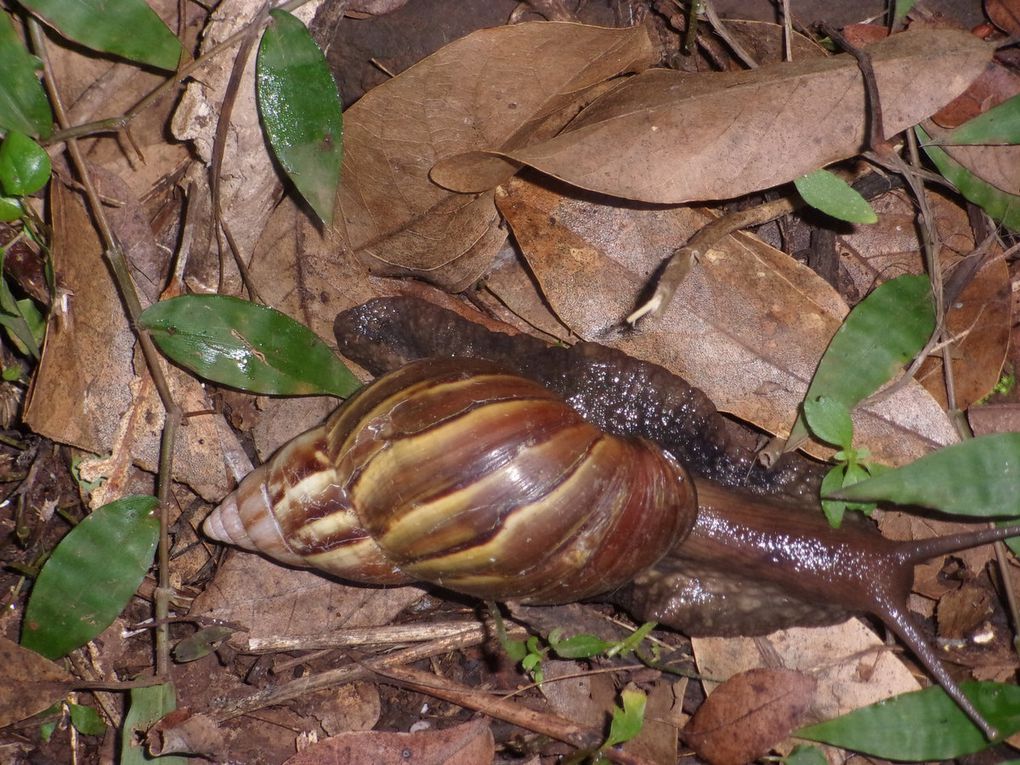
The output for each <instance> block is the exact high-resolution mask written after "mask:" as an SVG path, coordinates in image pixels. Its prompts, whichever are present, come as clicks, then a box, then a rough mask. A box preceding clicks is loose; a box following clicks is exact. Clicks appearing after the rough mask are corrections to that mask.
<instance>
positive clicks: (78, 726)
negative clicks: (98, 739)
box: [67, 704, 106, 736]
mask: <svg viewBox="0 0 1020 765" xmlns="http://www.w3.org/2000/svg"><path fill="white" fill-rule="evenodd" d="M67 711H68V713H69V714H70V717H71V725H73V726H74V729H75V730H76V731H78V732H79V733H84V734H85V735H86V736H102V735H103V734H104V733H106V723H105V722H103V718H102V717H100V716H99V713H98V712H96V710H95V709H93V708H92V707H86V706H83V705H82V704H68V705H67Z"/></svg>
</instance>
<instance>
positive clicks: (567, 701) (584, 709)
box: [539, 659, 616, 728]
mask: <svg viewBox="0 0 1020 765" xmlns="http://www.w3.org/2000/svg"><path fill="white" fill-rule="evenodd" d="M542 673H543V675H544V676H545V680H546V682H544V683H542V685H540V686H539V691H541V693H542V695H543V696H545V698H546V700H547V701H548V702H549V707H550V708H551V709H552V711H553V712H555V713H556V714H558V715H560V716H561V717H565V718H566V719H568V720H573V721H574V722H576V723H579V724H581V725H585V726H588V727H592V728H601V727H602V726H603V725H605V723H606V720H608V719H609V715H610V714H611V713H612V711H613V706H614V705H615V704H616V684H615V682H614V681H613V678H612V677H611V676H610V675H607V674H602V673H598V674H593V673H591V672H585V670H584V667H583V666H582V665H581V664H580V663H579V662H576V661H559V660H557V659H550V660H546V661H543V662H542Z"/></svg>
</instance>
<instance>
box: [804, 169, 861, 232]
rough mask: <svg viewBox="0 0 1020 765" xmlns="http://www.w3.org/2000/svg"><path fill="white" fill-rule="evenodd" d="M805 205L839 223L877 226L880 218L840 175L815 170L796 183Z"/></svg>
mask: <svg viewBox="0 0 1020 765" xmlns="http://www.w3.org/2000/svg"><path fill="white" fill-rule="evenodd" d="M793 185H794V186H796V187H797V192H798V193H799V194H800V195H801V197H803V198H804V201H805V202H807V203H808V204H809V205H811V206H812V207H814V208H815V209H816V210H821V211H822V212H823V213H825V214H826V215H831V216H832V217H833V218H836V219H838V220H845V221H849V222H850V223H877V222H878V216H877V215H875V211H874V210H873V209H871V205H870V204H868V200H866V199H865V198H864V197H862V196H861V195H860V194H859V193H857V191H856V190H855V189H854V188H853V187H852V186H851V185H850V184H849V183H847V182H846V181H844V180H843V179H842V178H840V177H839V176H838V175H833V174H832V173H830V172H829V171H828V170H815V171H814V172H813V173H808V174H807V175H802V176H801V177H800V178H798V179H797V180H795V181H794V182H793Z"/></svg>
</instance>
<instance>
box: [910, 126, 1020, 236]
mask: <svg viewBox="0 0 1020 765" xmlns="http://www.w3.org/2000/svg"><path fill="white" fill-rule="evenodd" d="M914 130H915V131H917V137H918V139H920V141H921V144H922V147H923V148H924V152H925V154H927V155H928V157H929V158H930V159H931V161H932V162H934V163H935V167H937V168H938V170H939V172H940V173H942V175H943V176H945V177H946V178H947V179H948V180H949V181H950V182H952V184H953V185H954V186H956V188H958V189H959V190H960V193H961V194H963V196H964V197H965V198H966V199H968V200H970V201H971V202H973V203H974V204H976V205H977V206H978V207H980V208H981V209H982V210H984V211H985V212H986V213H988V214H989V215H990V216H991V217H992V218H994V219H995V220H997V221H999V222H1000V223H1002V224H1004V225H1006V226H1008V227H1009V228H1011V229H1012V230H1013V231H1020V196H1017V195H1016V194H1008V193H1006V192H1005V191H1001V190H1000V189H997V188H995V186H992V185H991V184H990V183H986V182H985V181H983V180H981V179H980V178H978V177H977V176H976V175H974V173H972V172H971V171H970V170H968V169H967V168H965V167H964V166H963V165H961V164H960V163H959V162H957V161H956V160H955V159H953V158H952V157H950V156H949V155H948V154H946V152H945V151H943V150H942V149H940V148H939V147H938V146H933V145H932V144H931V136H929V135H928V134H927V133H926V132H924V130H923V129H921V128H920V127H916V128H914Z"/></svg>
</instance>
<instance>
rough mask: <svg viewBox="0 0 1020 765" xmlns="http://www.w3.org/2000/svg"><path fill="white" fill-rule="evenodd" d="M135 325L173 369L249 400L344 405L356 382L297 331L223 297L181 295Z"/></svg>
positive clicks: (310, 335) (281, 318)
mask: <svg viewBox="0 0 1020 765" xmlns="http://www.w3.org/2000/svg"><path fill="white" fill-rule="evenodd" d="M139 324H140V325H141V326H143V327H145V328H146V329H148V330H149V332H151V333H152V338H153V340H154V341H155V342H156V345H158V346H159V349H160V350H161V351H163V353H165V354H166V355H167V356H168V357H170V358H171V359H172V360H173V361H175V362H176V363H178V364H180V365H181V366H183V367H185V368H187V369H190V370H191V371H193V372H195V373H196V374H198V375H200V376H202V377H205V378H206V379H209V380H212V381H213V382H217V383H220V384H222V385H230V386H232V387H234V388H240V389H241V390H247V391H251V392H253V393H266V394H276V395H287V396H302V395H309V394H320V393H327V394H330V395H334V396H340V397H346V396H349V395H350V394H351V393H353V392H354V391H355V390H357V389H358V388H359V387H360V383H359V382H358V380H357V378H355V377H354V375H353V374H351V371H350V370H349V369H347V367H345V366H344V365H343V363H342V362H341V361H340V359H338V358H337V356H336V354H335V353H333V351H332V350H331V349H330V347H329V346H328V345H326V344H325V343H324V342H322V340H320V339H319V337H318V335H316V334H315V333H314V332H312V331H311V330H310V329H308V328H307V327H305V326H304V325H302V324H299V323H298V322H296V321H294V320H293V319H291V318H290V317H289V316H287V315H286V314H283V313H280V312H279V311H276V310H274V309H272V308H267V307H266V306H262V305H257V304H255V303H250V302H248V301H247V300H241V299H239V298H234V297H228V296H226V295H184V296H182V297H176V298H171V299H170V300H162V301H160V302H159V303H156V304H155V305H152V306H150V307H149V308H147V309H146V310H145V311H144V312H143V313H142V315H141V317H140V318H139Z"/></svg>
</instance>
